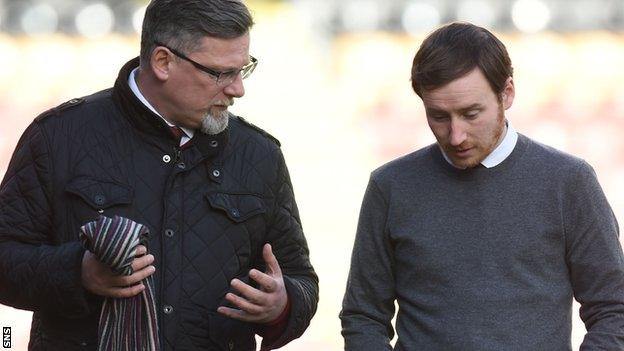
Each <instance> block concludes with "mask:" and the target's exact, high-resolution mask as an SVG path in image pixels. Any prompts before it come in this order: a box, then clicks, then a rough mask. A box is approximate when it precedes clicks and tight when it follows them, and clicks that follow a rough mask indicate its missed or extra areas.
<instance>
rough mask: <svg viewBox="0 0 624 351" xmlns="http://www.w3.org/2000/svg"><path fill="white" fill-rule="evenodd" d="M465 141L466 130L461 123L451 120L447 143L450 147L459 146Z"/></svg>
mask: <svg viewBox="0 0 624 351" xmlns="http://www.w3.org/2000/svg"><path fill="white" fill-rule="evenodd" d="M464 141H466V129H465V127H464V126H463V125H462V123H461V122H460V121H458V120H456V119H452V120H451V123H450V125H449V143H450V144H451V145H452V146H459V145H461V144H462V143H463V142H464Z"/></svg>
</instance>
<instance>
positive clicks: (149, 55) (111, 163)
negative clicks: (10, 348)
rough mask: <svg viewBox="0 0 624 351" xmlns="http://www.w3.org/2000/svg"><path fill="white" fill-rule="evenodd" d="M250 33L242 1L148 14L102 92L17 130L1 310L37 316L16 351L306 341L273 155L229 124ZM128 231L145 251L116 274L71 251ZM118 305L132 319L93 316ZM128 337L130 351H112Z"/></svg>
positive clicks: (308, 291) (293, 218) (3, 201)
mask: <svg viewBox="0 0 624 351" xmlns="http://www.w3.org/2000/svg"><path fill="white" fill-rule="evenodd" d="M252 25H253V21H252V17H251V15H250V13H249V11H248V9H247V7H246V6H245V5H244V4H243V3H242V2H241V1H239V0H153V1H152V2H151V3H150V4H149V5H148V7H147V10H146V13H145V19H144V22H143V30H142V36H141V53H140V57H139V58H136V59H133V60H131V61H130V62H128V63H127V64H126V65H125V66H124V67H123V68H122V69H121V71H120V73H119V76H118V78H117V81H116V82H115V85H114V87H112V88H111V89H107V90H104V91H101V92H98V93H95V94H93V95H90V96H87V97H84V98H79V99H73V100H70V101H69V102H67V103H65V104H62V105H60V106H58V107H56V108H53V109H51V110H49V111H47V112H45V113H43V114H41V115H40V116H39V117H37V118H36V119H35V120H34V122H33V123H32V124H31V125H30V126H29V127H28V129H27V130H26V131H25V133H24V135H23V136H22V138H21V139H20V141H19V143H18V145H17V148H16V151H15V153H14V155H13V158H12V160H11V163H10V165H9V168H8V170H7V172H6V176H5V178H4V180H3V182H2V185H1V188H0V303H3V304H7V305H10V306H14V307H16V308H21V309H28V310H32V311H34V314H33V324H32V328H31V340H30V344H29V349H32V350H43V349H45V350H74V349H76V350H77V349H80V350H95V349H96V348H99V349H109V348H111V349H115V350H132V349H152V350H155V349H164V350H174V349H176V350H255V349H256V342H255V334H259V335H260V336H262V337H263V342H262V348H263V349H267V350H268V349H273V348H278V347H281V346H283V345H285V344H287V343H288V342H290V341H291V340H293V339H295V338H297V337H299V336H300V335H302V333H303V332H304V330H305V329H306V328H307V326H308V324H309V322H310V320H311V318H312V316H313V315H314V313H315V311H316V305H317V302H318V278H317V276H316V274H315V272H314V269H313V267H312V265H311V264H310V261H309V254H308V247H307V243H306V240H305V237H304V235H303V232H302V228H301V222H300V219H299V213H298V210H297V205H296V202H295V199H294V195H293V189H292V185H291V182H290V178H289V175H288V170H287V167H286V164H285V161H284V157H283V155H282V153H281V151H280V144H279V142H278V141H277V140H276V139H275V138H273V137H272V136H270V135H269V134H268V133H266V132H265V131H263V130H261V129H259V128H257V127H255V126H253V125H251V124H249V123H248V122H246V121H244V120H243V119H242V118H241V117H237V116H234V115H232V114H231V113H229V112H228V107H229V106H231V105H232V104H233V102H234V99H235V98H240V97H242V96H243V95H244V93H245V91H244V87H243V79H245V78H247V77H249V76H250V75H251V73H252V72H253V71H254V69H255V67H256V65H257V64H258V60H256V59H255V58H254V57H253V56H251V55H249V30H250V28H251V26H252ZM106 218H114V220H113V222H112V223H113V224H112V225H108V224H107V225H108V226H104V224H103V223H109V222H104V221H103V219H106ZM119 218H123V219H125V220H126V221H125V222H122V221H119V220H118V219H119ZM87 223H90V224H93V226H90V227H89V226H85V224H87ZM117 223H126V224H123V225H124V226H125V227H124V228H121V227H115V228H113V227H114V226H115V225H118V224H117ZM127 223H130V224H127ZM118 226H121V224H119V225H118ZM126 227H127V229H128V231H129V232H131V231H132V230H133V229H134V228H141V233H142V234H141V235H143V236H141V237H142V238H144V237H145V236H146V238H147V239H145V240H144V241H143V242H141V243H140V244H136V243H135V244H133V245H134V246H130V251H129V252H130V253H129V254H127V256H124V257H126V258H127V266H128V274H127V275H117V274H115V273H113V271H112V270H111V269H110V268H109V267H108V266H106V265H105V264H104V263H102V262H106V261H105V260H104V259H103V258H102V257H100V256H98V254H97V253H92V252H90V251H89V250H86V249H85V248H84V246H85V245H86V244H84V245H83V244H82V243H81V242H80V241H79V240H78V238H79V237H78V233H79V232H80V233H83V234H84V233H86V231H87V229H88V228H91V229H95V230H96V231H97V232H98V233H100V235H104V234H107V233H109V232H110V231H113V229H115V230H116V229H120V228H121V229H126ZM103 238H104V236H100V237H96V238H95V239H99V240H100V241H99V242H96V244H98V245H100V246H101V247H103V248H104V249H110V248H111V247H117V246H120V245H123V244H124V243H125V241H127V237H124V236H120V237H115V239H111V241H106V242H102V240H105V239H103ZM106 238H108V237H106ZM120 252H121V251H120ZM124 252H125V251H124ZM119 255H121V253H120V254H119ZM120 257H121V256H120ZM113 258H115V257H113ZM116 299H117V300H116ZM133 299H134V300H133ZM119 301H134V302H136V305H131V304H130V305H114V306H126V307H124V308H122V310H119V309H115V308H113V309H112V310H108V309H106V311H105V309H103V308H102V305H103V302H106V303H108V302H110V303H111V306H112V305H113V304H114V303H117V302H119ZM127 306H132V307H127ZM150 307H154V310H155V315H154V316H148V317H147V318H146V317H145V315H144V312H145V311H147V310H149V308H150ZM129 325H130V326H132V327H134V330H138V334H136V335H138V336H137V339H141V340H134V339H133V340H128V338H126V339H124V338H123V337H122V338H121V339H114V337H113V336H112V335H119V334H122V333H123V332H124V331H125V330H126V329H127V328H128V326H129ZM142 328H143V329H142ZM143 339H148V340H147V341H145V342H144V343H142V342H143V341H142V340H143ZM103 345H104V346H103ZM110 345H113V346H110ZM146 345H149V346H146ZM109 346H110V347H109Z"/></svg>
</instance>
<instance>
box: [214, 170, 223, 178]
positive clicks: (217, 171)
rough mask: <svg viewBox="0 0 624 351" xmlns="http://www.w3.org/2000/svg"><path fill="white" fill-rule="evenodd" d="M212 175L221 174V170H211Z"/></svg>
mask: <svg viewBox="0 0 624 351" xmlns="http://www.w3.org/2000/svg"><path fill="white" fill-rule="evenodd" d="M212 175H213V176H215V177H218V176H220V175H221V172H219V170H218V169H215V170H214V171H212Z"/></svg>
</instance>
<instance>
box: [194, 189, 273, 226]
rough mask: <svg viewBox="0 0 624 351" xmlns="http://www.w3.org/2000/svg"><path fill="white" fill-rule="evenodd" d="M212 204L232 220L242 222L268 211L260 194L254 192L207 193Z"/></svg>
mask: <svg viewBox="0 0 624 351" xmlns="http://www.w3.org/2000/svg"><path fill="white" fill-rule="evenodd" d="M206 198H207V199H208V202H210V206H212V207H213V208H214V209H217V210H220V211H223V212H224V213H225V215H227V216H228V218H230V219H231V220H232V221H234V222H236V223H241V222H244V221H246V220H248V219H249V218H251V217H253V216H256V215H259V214H262V213H266V209H265V207H264V203H263V202H262V199H261V198H260V197H259V196H256V195H252V194H226V193H210V194H207V195H206Z"/></svg>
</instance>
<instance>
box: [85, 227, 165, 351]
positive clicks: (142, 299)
mask: <svg viewBox="0 0 624 351" xmlns="http://www.w3.org/2000/svg"><path fill="white" fill-rule="evenodd" d="M148 235H149V232H148V229H147V227H146V226H144V225H142V224H139V223H136V222H134V221H132V220H130V219H128V218H123V217H119V216H115V217H113V218H112V219H111V218H108V217H105V216H100V217H99V218H98V219H97V220H95V221H92V222H89V223H87V224H85V225H84V226H82V227H81V228H80V233H79V237H80V240H81V241H82V244H83V246H84V247H85V248H86V249H87V250H89V251H91V252H92V253H93V254H94V255H95V256H96V257H97V259H98V260H99V261H100V262H102V263H103V264H105V265H107V266H108V267H110V268H111V269H112V270H113V272H115V273H116V274H119V275H122V274H123V275H130V274H132V267H131V264H132V261H133V260H134V258H135V257H136V247H137V245H139V244H142V245H145V246H146V247H147V245H146V243H147V236H148ZM143 284H144V285H145V290H143V291H142V292H141V293H140V294H138V295H135V296H133V297H129V298H121V299H118V298H108V297H107V298H105V299H104V304H103V305H102V312H101V314H100V322H99V329H98V350H101V351H104V350H105V351H109V350H110V351H137V350H146V351H147V350H149V351H158V350H159V348H160V344H159V340H158V321H157V318H156V304H155V301H154V282H153V278H152V276H151V275H150V276H149V277H147V278H146V279H144V281H143Z"/></svg>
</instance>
